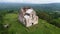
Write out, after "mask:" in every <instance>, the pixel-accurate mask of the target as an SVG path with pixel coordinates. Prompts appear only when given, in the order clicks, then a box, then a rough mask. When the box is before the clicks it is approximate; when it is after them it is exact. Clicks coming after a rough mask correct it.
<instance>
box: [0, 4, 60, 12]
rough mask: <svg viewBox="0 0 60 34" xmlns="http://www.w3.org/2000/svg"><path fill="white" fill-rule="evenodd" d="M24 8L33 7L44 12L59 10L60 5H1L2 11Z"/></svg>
mask: <svg viewBox="0 0 60 34" xmlns="http://www.w3.org/2000/svg"><path fill="white" fill-rule="evenodd" d="M23 6H31V7H33V8H37V9H43V10H59V11H60V3H50V4H24V3H0V10H2V9H19V8H20V7H23Z"/></svg>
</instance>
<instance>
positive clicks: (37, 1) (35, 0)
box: [0, 0, 60, 4]
mask: <svg viewBox="0 0 60 34" xmlns="http://www.w3.org/2000/svg"><path fill="white" fill-rule="evenodd" d="M0 2H15V3H35V4H41V3H54V2H57V3H58V2H60V0H0Z"/></svg>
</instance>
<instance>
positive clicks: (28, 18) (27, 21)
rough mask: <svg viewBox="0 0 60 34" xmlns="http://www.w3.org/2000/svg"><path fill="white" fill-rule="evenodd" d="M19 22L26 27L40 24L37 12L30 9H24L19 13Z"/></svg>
mask: <svg viewBox="0 0 60 34" xmlns="http://www.w3.org/2000/svg"><path fill="white" fill-rule="evenodd" d="M19 21H20V22H21V23H22V24H24V25H25V26H26V27H30V26H32V25H35V24H38V16H37V15H36V12H35V11H34V10H33V9H32V8H30V7H23V8H21V10H20V11H19Z"/></svg>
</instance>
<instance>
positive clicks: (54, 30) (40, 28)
mask: <svg viewBox="0 0 60 34" xmlns="http://www.w3.org/2000/svg"><path fill="white" fill-rule="evenodd" d="M6 23H8V24H10V27H9V28H8V34H60V28H58V27H55V26H54V25H51V24H49V23H48V22H47V21H45V20H42V19H39V23H38V24H37V25H34V26H31V27H29V28H26V27H25V26H24V25H22V24H21V23H20V22H19V21H18V14H15V13H9V14H6V15H5V16H4V23H3V24H6Z"/></svg>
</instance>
